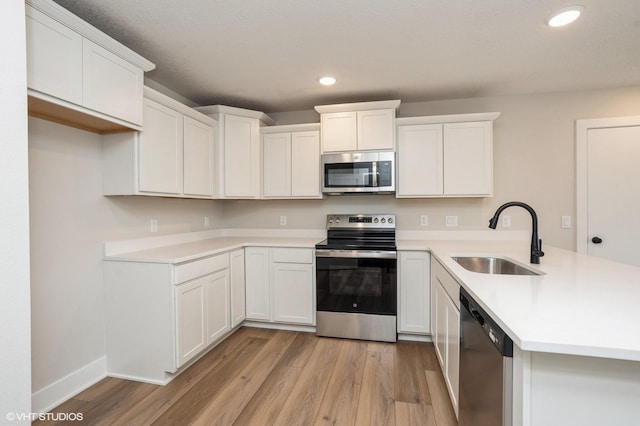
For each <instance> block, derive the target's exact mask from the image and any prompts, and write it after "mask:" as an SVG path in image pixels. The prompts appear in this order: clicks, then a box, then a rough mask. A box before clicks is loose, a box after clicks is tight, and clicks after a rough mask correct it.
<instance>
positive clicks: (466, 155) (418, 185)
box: [396, 113, 499, 198]
mask: <svg viewBox="0 0 640 426" xmlns="http://www.w3.org/2000/svg"><path fill="white" fill-rule="evenodd" d="M498 116H499V113H483V114H461V115H451V116H433V117H410V118H402V119H398V120H397V121H398V152H397V158H398V164H397V167H396V170H397V171H398V181H397V191H396V197H397V198H421V197H490V196H492V195H493V120H495V119H496V118H498ZM465 120H468V121H465Z"/></svg>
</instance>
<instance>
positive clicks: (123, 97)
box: [82, 39, 144, 125]
mask: <svg viewBox="0 0 640 426" xmlns="http://www.w3.org/2000/svg"><path fill="white" fill-rule="evenodd" d="M82 73H83V86H82V87H83V90H82V100H83V104H84V106H85V107H87V108H90V109H92V110H94V111H98V112H101V113H104V114H107V115H110V116H112V117H116V118H120V119H122V120H125V121H128V122H130V123H133V124H137V125H142V119H143V113H142V104H143V94H142V91H143V86H144V73H143V71H142V70H141V69H140V68H138V67H136V66H134V65H132V64H130V63H129V62H127V61H125V60H124V59H122V58H120V57H119V56H116V55H114V54H113V53H111V52H109V51H108V50H106V49H104V48H102V47H100V46H98V45H97V44H95V43H93V42H91V41H89V40H87V39H84V40H83V69H82Z"/></svg>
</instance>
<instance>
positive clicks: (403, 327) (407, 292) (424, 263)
mask: <svg viewBox="0 0 640 426" xmlns="http://www.w3.org/2000/svg"><path fill="white" fill-rule="evenodd" d="M429 280H430V274H429V255H428V254H427V253H426V252H418V251H412V252H400V299H399V300H400V306H399V307H398V312H399V313H400V321H399V323H398V332H400V333H403V332H404V333H420V334H428V333H429V332H430V316H429V315H430V309H429V303H430V299H431V297H430V296H431V295H430V285H429Z"/></svg>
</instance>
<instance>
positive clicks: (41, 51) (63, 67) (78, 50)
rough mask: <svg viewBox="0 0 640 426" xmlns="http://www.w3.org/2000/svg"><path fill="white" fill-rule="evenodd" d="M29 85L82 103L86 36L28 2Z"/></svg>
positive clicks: (58, 96) (43, 91)
mask: <svg viewBox="0 0 640 426" xmlns="http://www.w3.org/2000/svg"><path fill="white" fill-rule="evenodd" d="M26 11H27V20H26V25H27V42H28V50H27V85H28V87H29V88H30V89H33V90H38V91H40V92H42V93H48V94H50V95H51V96H55V97H57V98H61V99H66V100H68V101H69V102H73V103H75V104H78V105H81V104H82V36H81V35H80V34H78V33H76V32H75V31H73V30H71V29H70V28H68V27H65V26H64V25H62V24H61V23H59V22H58V21H56V20H53V19H51V18H49V17H48V16H47V15H45V14H44V13H42V12H40V11H38V10H36V9H34V8H32V7H30V6H27V8H26Z"/></svg>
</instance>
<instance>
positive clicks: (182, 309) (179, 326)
mask: <svg viewBox="0 0 640 426" xmlns="http://www.w3.org/2000/svg"><path fill="white" fill-rule="evenodd" d="M207 279H208V278H207V277H201V278H198V279H196V280H193V281H189V282H188V283H186V284H182V285H180V286H178V287H176V289H175V292H176V343H177V356H178V360H177V367H180V366H182V365H184V364H185V363H186V362H187V361H189V360H190V359H191V358H193V357H194V356H195V355H196V354H197V353H198V352H200V351H201V350H202V349H204V348H205V346H207V335H206V333H207V331H206V330H207V323H206V321H207V320H206V310H205V309H206V308H205V305H206V287H207Z"/></svg>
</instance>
